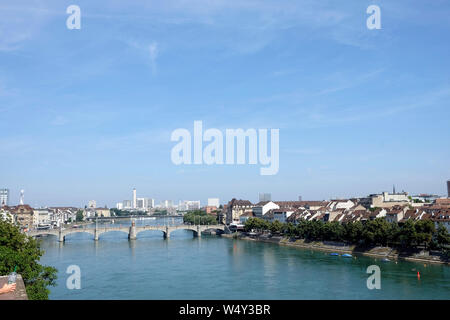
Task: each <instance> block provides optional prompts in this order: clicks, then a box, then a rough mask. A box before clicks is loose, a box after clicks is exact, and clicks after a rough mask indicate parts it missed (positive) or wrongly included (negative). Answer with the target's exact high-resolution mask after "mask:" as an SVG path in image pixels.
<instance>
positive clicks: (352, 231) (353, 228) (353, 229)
mask: <svg viewBox="0 0 450 320" xmlns="http://www.w3.org/2000/svg"><path fill="white" fill-rule="evenodd" d="M343 227H344V240H345V241H347V242H349V243H358V242H359V241H361V239H362V235H363V230H364V226H363V224H362V223H361V222H360V221H355V222H348V223H346V224H344V226H343Z"/></svg>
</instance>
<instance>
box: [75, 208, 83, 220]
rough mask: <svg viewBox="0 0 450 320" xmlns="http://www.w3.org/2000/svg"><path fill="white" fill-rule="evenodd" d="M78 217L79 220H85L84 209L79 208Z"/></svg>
mask: <svg viewBox="0 0 450 320" xmlns="http://www.w3.org/2000/svg"><path fill="white" fill-rule="evenodd" d="M76 219H77V221H83V210H78V211H77V217H76Z"/></svg>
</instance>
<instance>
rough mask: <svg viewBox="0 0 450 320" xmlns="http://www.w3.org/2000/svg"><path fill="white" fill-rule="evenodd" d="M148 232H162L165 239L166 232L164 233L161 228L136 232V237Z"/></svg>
mask: <svg viewBox="0 0 450 320" xmlns="http://www.w3.org/2000/svg"><path fill="white" fill-rule="evenodd" d="M149 231H156V232H162V234H163V237H164V238H167V232H166V230H164V229H162V228H155V229H143V230H136V237H137V236H138V234H140V233H142V232H149Z"/></svg>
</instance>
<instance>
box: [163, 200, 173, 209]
mask: <svg viewBox="0 0 450 320" xmlns="http://www.w3.org/2000/svg"><path fill="white" fill-rule="evenodd" d="M161 208H164V209H167V208H173V201H172V200H163V201H161Z"/></svg>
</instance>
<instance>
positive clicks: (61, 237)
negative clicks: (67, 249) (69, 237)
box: [58, 229, 66, 242]
mask: <svg viewBox="0 0 450 320" xmlns="http://www.w3.org/2000/svg"><path fill="white" fill-rule="evenodd" d="M64 240H66V237H65V236H64V233H63V232H62V230H61V229H60V230H59V234H58V241H59V242H64Z"/></svg>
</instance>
